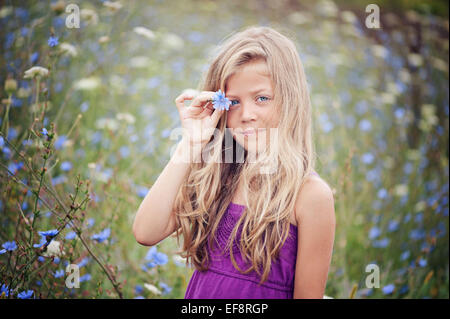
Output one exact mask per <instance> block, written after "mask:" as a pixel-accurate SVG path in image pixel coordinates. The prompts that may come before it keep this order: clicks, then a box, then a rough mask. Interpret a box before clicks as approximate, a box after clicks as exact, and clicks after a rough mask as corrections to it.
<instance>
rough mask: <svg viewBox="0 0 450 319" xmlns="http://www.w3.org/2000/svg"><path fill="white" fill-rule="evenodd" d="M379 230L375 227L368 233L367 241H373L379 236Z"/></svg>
mask: <svg viewBox="0 0 450 319" xmlns="http://www.w3.org/2000/svg"><path fill="white" fill-rule="evenodd" d="M380 234H381V230H380V228H378V227H377V226H374V227H372V228H371V229H370V231H369V239H375V238H377V237H378V236H380Z"/></svg>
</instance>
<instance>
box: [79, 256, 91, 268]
mask: <svg viewBox="0 0 450 319" xmlns="http://www.w3.org/2000/svg"><path fill="white" fill-rule="evenodd" d="M88 262H89V258H88V257H84V258H83V259H82V260H81V261H80V262H79V263H78V268H81V267H84V266H86V265H87V263H88Z"/></svg>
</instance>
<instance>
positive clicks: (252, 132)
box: [241, 130, 255, 135]
mask: <svg viewBox="0 0 450 319" xmlns="http://www.w3.org/2000/svg"><path fill="white" fill-rule="evenodd" d="M241 133H242V134H243V135H251V134H255V130H245V131H242V132H241Z"/></svg>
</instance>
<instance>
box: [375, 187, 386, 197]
mask: <svg viewBox="0 0 450 319" xmlns="http://www.w3.org/2000/svg"><path fill="white" fill-rule="evenodd" d="M387 195H388V192H387V190H386V189H385V188H382V189H380V190H379V191H378V193H377V196H378V198H386V196H387Z"/></svg>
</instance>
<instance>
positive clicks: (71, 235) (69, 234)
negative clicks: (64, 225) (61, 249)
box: [66, 231, 77, 240]
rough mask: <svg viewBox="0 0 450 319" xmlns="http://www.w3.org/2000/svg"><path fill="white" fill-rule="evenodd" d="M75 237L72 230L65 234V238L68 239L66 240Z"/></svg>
mask: <svg viewBox="0 0 450 319" xmlns="http://www.w3.org/2000/svg"><path fill="white" fill-rule="evenodd" d="M75 237H77V234H76V233H75V232H74V231H71V232H69V233H67V235H66V239H68V240H72V239H75Z"/></svg>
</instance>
